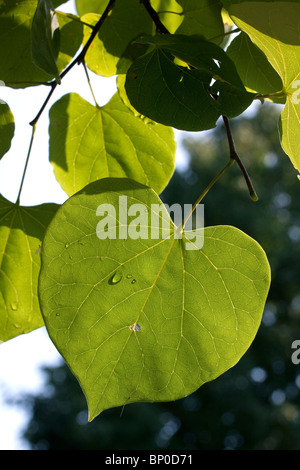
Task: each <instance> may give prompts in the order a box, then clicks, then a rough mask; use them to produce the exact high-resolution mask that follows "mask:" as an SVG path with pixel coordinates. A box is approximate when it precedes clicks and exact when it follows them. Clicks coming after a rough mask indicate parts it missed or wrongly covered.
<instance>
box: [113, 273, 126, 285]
mask: <svg viewBox="0 0 300 470" xmlns="http://www.w3.org/2000/svg"><path fill="white" fill-rule="evenodd" d="M122 278H123V274H122V273H121V272H120V271H116V272H115V274H114V275H113V277H112V278H111V283H112V284H118V283H119V282H120V281H121V280H122Z"/></svg>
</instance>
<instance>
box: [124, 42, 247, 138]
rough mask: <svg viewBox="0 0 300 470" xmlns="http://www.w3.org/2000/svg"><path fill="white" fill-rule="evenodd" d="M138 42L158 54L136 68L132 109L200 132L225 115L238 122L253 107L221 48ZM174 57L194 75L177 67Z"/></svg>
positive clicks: (130, 85)
mask: <svg viewBox="0 0 300 470" xmlns="http://www.w3.org/2000/svg"><path fill="white" fill-rule="evenodd" d="M138 42H140V43H148V44H151V45H155V46H156V48H155V49H154V50H152V51H151V52H149V53H148V54H145V55H143V56H142V57H140V58H138V59H137V60H136V61H135V62H134V63H133V64H132V66H131V67H130V68H129V70H128V72H127V78H126V83H125V89H126V92H127V95H128V98H129V100H130V102H131V104H132V106H133V107H134V108H135V109H136V110H137V111H138V112H140V113H141V114H143V115H145V116H147V117H149V118H150V119H153V120H155V121H157V122H161V123H162V124H165V125H168V126H173V127H176V128H178V129H184V130H187V131H199V130H205V129H211V128H212V127H215V125H216V121H217V119H218V118H219V117H220V116H221V115H222V114H224V115H226V116H227V117H229V118H231V117H235V116H237V115H239V114H241V113H242V112H243V111H244V110H245V109H246V108H247V107H248V106H249V105H250V104H251V102H252V100H253V98H254V95H253V94H251V93H248V92H247V91H246V90H245V88H244V86H243V83H242V81H241V79H240V78H239V76H238V74H237V72H236V69H235V66H234V64H233V62H232V61H231V59H229V57H228V56H227V55H226V53H225V52H224V51H223V50H222V49H221V48H220V47H218V46H217V45H215V44H213V43H210V42H208V41H204V40H201V39H197V38H192V37H187V36H180V35H178V36H177V35H163V36H156V37H144V38H141V39H139V40H138ZM171 54H172V55H171ZM174 57H176V58H178V59H180V60H181V61H184V62H186V63H187V64H189V66H192V67H194V69H191V68H189V67H184V66H181V65H178V64H177V63H176V62H175V61H174ZM212 80H215V83H214V84H213V86H212V87H211V81H212ZM211 90H212V92H213V93H214V94H215V95H218V99H217V100H215V99H214V98H213V97H212V95H211Z"/></svg>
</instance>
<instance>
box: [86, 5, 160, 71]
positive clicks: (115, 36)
mask: <svg viewBox="0 0 300 470" xmlns="http://www.w3.org/2000/svg"><path fill="white" fill-rule="evenodd" d="M99 18H100V15H99V14H91V13H88V14H86V15H84V16H82V18H81V19H82V21H85V22H86V23H88V24H91V25H95V24H96V23H97V21H98V20H99ZM152 28H153V23H152V20H151V18H150V17H149V15H148V14H147V12H146V10H145V8H144V7H143V5H141V4H140V2H136V1H133V0H122V2H116V3H115V5H114V8H113V10H112V12H111V14H110V15H109V16H108V17H107V18H106V20H105V22H104V23H103V25H102V27H101V29H100V31H99V33H98V34H97V36H96V38H95V39H94V41H93V43H92V45H91V47H90V48H89V50H88V52H87V54H86V57H85V60H86V64H87V66H88V67H89V69H90V70H92V71H93V72H95V73H97V74H98V75H101V76H104V77H109V76H112V75H115V74H116V73H119V72H122V71H120V70H119V62H120V58H121V57H122V56H123V55H124V53H125V51H126V49H127V47H128V45H129V43H130V42H131V41H132V40H133V39H135V38H136V37H138V36H139V35H141V34H147V33H148V34H149V33H151V32H152ZM90 34H91V29H90V28H89V27H87V26H86V27H85V28H84V41H87V40H88V38H89V36H90Z"/></svg>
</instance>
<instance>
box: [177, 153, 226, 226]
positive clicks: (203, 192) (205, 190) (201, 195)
mask: <svg viewBox="0 0 300 470" xmlns="http://www.w3.org/2000/svg"><path fill="white" fill-rule="evenodd" d="M233 163H234V160H233V159H230V160H229V162H228V163H227V164H226V165H225V166H224V168H222V170H220V171H219V173H218V174H217V175H216V176H215V177H214V178H213V179H212V181H211V182H210V183H209V185H208V186H206V188H205V189H204V191H202V193H201V194H200V196H199V197H198V199H197V201H196V202H195V203H194V204H193V207H192V209H191V210H190V212H189V214H188V215H187V217H186V218H185V220H184V222H183V224H182V226H181V231H183V229H184V227H185V225H186V223H187V221H188V220H189V218H190V217H191V215H192V213H193V212H194V210H195V209H196V207H197V206H198V204H200V202H201V201H202V199H203V198H204V197H205V196H206V194H207V193H208V191H209V190H210V189H211V188H212V187H213V186H214V184H215V183H216V182H217V181H218V180H219V179H220V178H221V176H222V175H223V174H224V173H225V171H226V170H227V169H228V168H230V167H231V165H233Z"/></svg>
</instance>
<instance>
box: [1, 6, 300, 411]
mask: <svg viewBox="0 0 300 470" xmlns="http://www.w3.org/2000/svg"><path fill="white" fill-rule="evenodd" d="M60 3H62V2H59V1H57V2H55V1H53V2H52V3H51V2H50V0H39V1H32V0H22V1H15V0H7V1H5V2H0V39H1V41H0V52H1V53H0V70H1V73H2V76H1V77H0V78H1V80H2V81H3V82H4V83H5V84H6V85H7V86H10V87H12V88H24V87H28V86H38V85H43V86H48V87H49V89H50V91H49V94H48V97H47V99H46V100H45V102H44V103H43V104H42V106H41V109H40V111H39V113H38V114H37V116H36V117H35V118H34V119H33V120H32V122H31V125H32V140H33V138H34V134H35V130H36V127H37V123H38V120H39V117H40V115H41V114H42V113H43V112H44V110H45V108H46V105H47V103H48V101H49V98H50V96H52V94H53V93H54V92H55V89H56V87H57V86H58V85H59V83H60V82H61V80H63V78H64V76H65V75H66V74H67V73H68V72H69V71H70V70H71V68H73V66H74V65H75V64H80V63H82V64H83V66H84V67H85V70H86V73H87V76H88V69H89V70H92V71H93V72H95V73H96V74H99V75H101V76H113V75H117V84H118V92H117V93H116V95H115V96H113V97H112V99H111V100H110V102H109V103H108V104H106V105H105V106H103V107H100V106H99V105H98V104H97V102H96V100H95V105H91V104H90V103H88V102H86V101H85V100H83V99H82V98H81V97H80V96H79V95H78V94H74V93H70V94H67V95H65V96H63V97H62V98H61V99H60V100H59V101H57V102H56V103H55V104H54V105H53V106H52V108H51V109H50V112H49V117H50V127H49V159H50V161H51V163H52V164H53V167H54V172H55V176H56V178H57V180H58V182H59V183H60V184H61V186H62V188H63V189H64V190H65V192H66V193H67V194H68V196H69V199H68V200H67V201H66V203H65V204H63V205H62V206H61V207H57V205H55V204H44V205H41V206H37V207H22V206H20V195H21V190H22V184H23V181H24V176H25V172H26V168H27V163H28V159H29V157H30V149H31V145H30V147H29V152H28V159H27V163H26V166H25V170H24V175H23V179H22V183H21V187H20V191H19V195H18V198H17V201H16V203H15V204H13V203H11V202H9V201H7V200H6V199H5V198H3V197H2V196H1V199H0V204H1V206H0V213H1V222H2V224H1V227H0V234H1V235H0V254H1V271H0V285H1V297H0V309H1V313H0V340H1V341H6V340H8V339H10V338H13V337H15V336H17V335H19V334H21V333H25V332H29V331H31V330H33V329H35V328H38V327H39V326H42V325H43V324H45V325H46V327H47V330H48V332H49V335H50V337H51V339H52V340H53V342H54V344H55V345H56V347H57V349H58V350H59V352H60V353H61V354H62V355H63V357H64V358H65V360H66V361H67V363H68V365H69V366H70V368H71V370H72V371H73V372H74V374H75V375H76V377H77V378H78V380H79V382H80V384H81V386H82V388H83V390H84V392H85V395H86V397H87V400H88V404H89V417H90V419H92V418H93V417H95V416H96V415H97V414H99V413H100V412H101V411H102V410H103V409H105V408H109V407H112V406H117V405H122V404H124V403H130V402H133V401H165V400H174V399H176V398H180V397H182V396H185V395H187V394H189V393H192V392H193V391H194V390H196V389H197V388H199V387H200V385H201V384H203V383H204V382H206V381H209V380H212V379H213V378H215V377H217V376H219V375H220V374H221V373H223V372H224V371H225V370H227V369H228V368H229V367H231V366H233V365H234V364H235V363H236V362H237V361H238V360H239V358H240V357H241V356H242V355H243V354H244V353H245V351H246V350H247V349H248V347H249V346H250V344H251V342H252V341H253V339H254V336H255V334H256V332H257V329H258V327H259V324H260V320H261V315H262V312H263V308H264V304H265V300H266V296H267V293H268V289H269V284H270V272H269V265H268V262H267V259H266V256H265V253H264V251H263V249H262V248H261V247H260V246H259V245H258V244H257V243H256V242H255V241H254V240H253V239H251V238H250V237H249V236H247V235H246V234H244V233H243V232H241V231H240V230H238V229H236V228H234V227H229V226H216V227H210V228H206V229H205V233H204V239H205V243H204V247H203V248H202V249H200V250H199V249H197V250H186V249H185V244H188V243H190V238H191V237H190V236H188V234H187V233H185V232H183V229H182V232H183V233H182V238H177V237H176V236H175V232H176V230H175V227H174V226H173V230H172V231H171V235H170V237H169V238H163V237H161V238H160V239H159V240H157V239H151V236H150V235H151V234H150V232H151V227H150V225H149V226H148V227H146V229H147V230H148V231H149V237H148V238H147V239H146V240H144V239H143V240H141V239H139V238H138V239H127V240H124V239H116V240H110V239H108V238H105V236H103V237H102V238H103V240H99V237H98V236H97V233H96V227H97V224H98V222H99V216H98V215H97V208H98V206H99V205H100V204H102V203H103V204H107V203H110V204H112V205H113V206H115V207H117V206H118V201H119V196H121V195H122V196H124V195H125V196H127V197H128V201H129V202H128V209H129V212H130V207H133V205H134V204H136V203H139V204H142V205H143V206H144V207H147V208H148V209H149V210H150V215H151V214H152V212H153V207H155V206H157V205H158V204H160V203H161V200H160V199H159V197H158V194H160V193H161V192H162V190H163V189H164V188H165V187H166V186H167V185H168V182H169V180H170V178H171V176H172V173H173V171H174V159H175V142H174V135H173V130H172V128H173V127H174V128H177V129H183V130H187V131H201V130H205V129H210V128H213V127H215V126H216V122H217V120H218V119H219V118H220V117H221V116H222V118H223V120H224V123H225V125H226V129H227V133H228V141H229V148H230V158H231V161H230V164H231V163H232V162H233V161H235V160H236V161H237V162H238V163H239V165H240V167H241V168H242V170H243V173H244V176H245V178H246V181H247V183H248V186H249V190H250V194H251V195H252V196H253V190H252V188H251V183H250V182H249V178H248V176H247V173H246V171H245V169H244V168H243V166H242V164H241V161H240V159H239V157H238V156H237V154H236V152H235V148H234V144H233V140H232V136H231V133H230V130H229V127H228V119H231V118H233V117H236V116H238V115H240V114H241V113H242V112H243V111H244V110H245V109H247V108H248V107H249V105H250V104H251V103H252V102H253V100H255V99H258V98H259V99H261V100H263V99H265V98H268V99H269V100H271V101H273V102H275V103H277V102H279V103H284V104H285V106H284V109H283V111H282V114H281V117H280V126H279V127H280V137H281V144H282V147H283V149H284V150H285V151H286V153H287V154H288V155H289V157H290V159H291V160H292V162H293V164H294V166H295V168H296V169H298V170H299V168H300V154H299V146H298V144H297V142H298V140H297V132H298V129H299V119H300V118H299V112H300V111H299V106H298V104H299V102H298V95H297V94H298V89H297V88H296V86H297V84H298V80H297V78H298V76H299V69H298V63H299V59H300V46H299V37H298V35H299V17H300V15H299V13H300V6H299V4H298V3H297V2H296V1H290V2H285V1H277V2H273V1H258V2H253V1H251V2H250V1H238V0H233V1H229V0H228V1H224V2H223V3H221V2H219V1H216V0H201V1H199V0H197V1H196V0H194V1H193V0H152V1H151V2H150V1H149V0H141V1H140V0H121V1H120V0H110V1H108V0H105V1H104V0H97V1H95V0H89V1H83V0H77V1H76V6H77V12H78V16H76V15H70V14H65V13H62V12H59V11H58V10H56V8H57V7H58V6H59V4H60ZM228 23H229V25H228ZM234 25H236V27H237V28H238V31H240V32H239V35H238V36H237V37H236V38H235V39H234V40H233V41H232V42H231V44H230V46H229V47H228V48H227V50H226V51H225V48H226V38H228V35H229V34H230V33H231V31H232V30H236V29H235V26H234ZM81 45H82V46H83V47H82V49H81V50H80V47H81ZM79 50H80V52H78V51H79ZM295 84H296V85H295ZM0 131H1V138H0V151H1V155H0V157H2V155H4V153H6V152H7V150H8V149H9V147H10V142H11V139H12V138H13V134H14V119H13V116H12V113H11V111H10V109H9V106H8V105H7V104H4V105H1V106H0ZM32 140H31V143H32ZM229 166H230V165H229V164H228V165H227V166H226V169H227V167H229ZM220 174H222V172H221V173H220ZM200 199H201V198H199V201H200ZM121 215H122V214H121V213H117V214H116V219H115V220H114V224H115V225H116V224H117V222H118V220H119V218H120V217H121ZM134 215H135V216H136V213H134ZM168 218H169V215H168V213H167V211H165V212H163V213H162V214H161V219H163V220H164V219H168ZM143 221H144V219H143ZM130 223H131V224H135V226H136V227H139V228H140V225H141V218H140V217H132V218H131V222H130ZM193 234H194V235H197V233H196V231H193ZM98 235H99V234H98ZM189 235H190V234H189ZM41 245H42V252H41V255H40V253H39V246H41ZM40 258H41V260H40ZM40 309H41V310H40ZM137 322H138V325H139V329H136V328H135V327H132V325H137Z"/></svg>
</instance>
